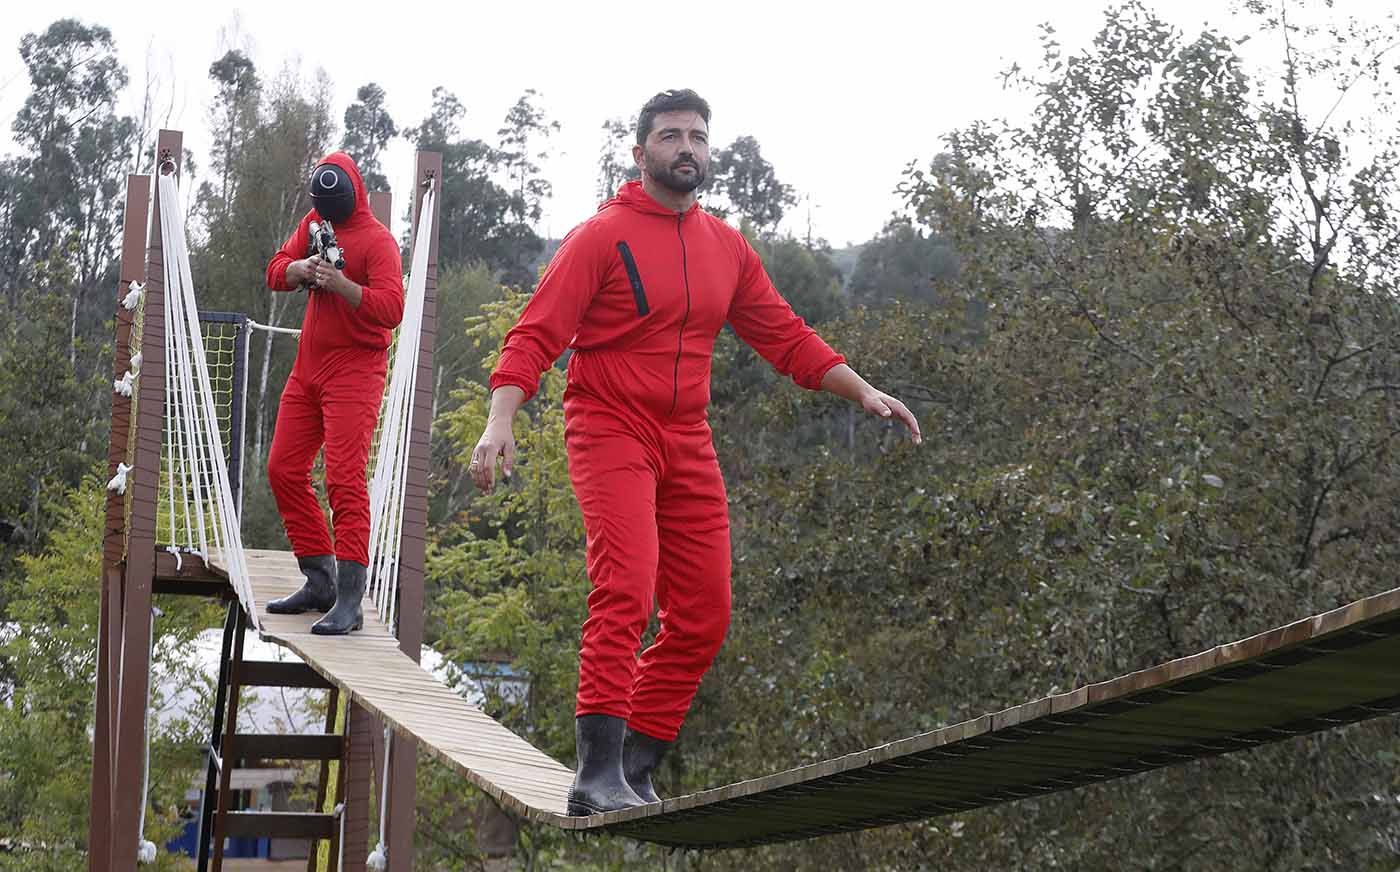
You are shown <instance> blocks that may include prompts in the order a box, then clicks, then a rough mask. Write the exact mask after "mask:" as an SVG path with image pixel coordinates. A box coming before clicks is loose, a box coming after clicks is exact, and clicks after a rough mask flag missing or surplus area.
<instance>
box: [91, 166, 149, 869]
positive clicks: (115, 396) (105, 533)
mask: <svg viewBox="0 0 1400 872" xmlns="http://www.w3.org/2000/svg"><path fill="white" fill-rule="evenodd" d="M150 199H151V177H150V176H146V175H137V174H135V173H133V174H131V175H128V176H127V177H126V208H125V211H124V212H123V216H122V250H121V261H120V263H119V265H118V267H117V304H116V313H117V314H116V322H117V328H116V336H115V339H114V341H113V351H112V356H113V361H112V380H113V381H117V380H120V379H121V378H122V376H123V375H125V374H126V371H127V369H128V368H129V367H130V366H131V326H132V321H133V320H134V317H135V316H134V314H133V311H132V310H130V309H127V308H126V307H125V306H123V305H122V300H123V299H124V298H125V297H126V295H127V293H128V291H129V290H130V287H129V286H130V284H131V282H140V281H142V280H143V279H145V277H146V258H145V247H146V221H147V220H148V218H149V212H150ZM130 435H131V398H130V397H124V396H122V395H121V394H119V393H117V392H116V391H113V392H112V430H111V435H110V437H109V438H108V444H107V477H108V479H109V480H110V479H111V477H112V476H114V475H116V474H117V465H118V464H121V463H125V462H126V449H127V442H128V439H129V438H130ZM125 546H126V497H125V496H123V495H122V494H119V493H117V492H115V491H110V492H108V494H107V516H106V520H105V521H104V523H103V528H102V578H101V582H100V584H101V590H102V593H101V605H100V617H99V618H98V624H97V627H98V629H97V693H96V703H95V708H96V710H95V712H94V729H93V741H92V783H91V792H90V795H89V805H88V870H89V872H105V870H106V869H108V868H109V866H108V864H109V862H110V859H111V857H112V811H113V809H114V808H115V807H116V804H117V803H116V802H115V796H114V794H113V789H112V788H113V783H112V779H113V776H114V774H115V773H114V771H113V766H114V759H113V757H114V752H115V744H114V739H115V733H114V732H113V727H114V721H115V720H116V695H115V693H114V692H113V691H114V689H115V688H117V687H119V686H120V680H119V679H118V677H117V676H118V673H117V671H116V667H117V664H118V662H119V658H120V657H121V646H120V642H121V617H120V616H121V615H122V614H123V610H122V608H121V601H120V596H121V590H122V572H123V565H122V564H123V558H124V557H125V554H124V551H125Z"/></svg>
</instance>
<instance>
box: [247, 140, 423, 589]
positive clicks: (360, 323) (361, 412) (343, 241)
mask: <svg viewBox="0 0 1400 872" xmlns="http://www.w3.org/2000/svg"><path fill="white" fill-rule="evenodd" d="M321 163H331V164H335V165H336V166H338V167H340V168H341V169H343V170H345V171H346V172H347V173H349V175H350V178H351V179H352V180H353V181H354V184H355V211H354V212H353V213H352V214H351V216H350V217H349V219H347V220H345V221H343V222H341V223H340V224H337V225H334V229H335V237H336V241H337V242H338V243H339V244H340V248H341V252H342V254H343V255H344V257H345V269H344V273H345V275H346V277H347V278H349V279H350V280H351V281H353V282H355V283H356V284H358V285H360V287H361V289H362V294H363V295H362V297H361V299H360V305H359V307H358V308H355V307H352V306H351V305H350V304H349V303H348V302H346V301H345V299H344V298H343V297H341V296H340V295H338V294H334V293H331V292H330V291H322V290H314V291H310V292H309V293H308V297H307V301H306V315H305V316H304V317H303V318H302V322H301V342H300V344H299V345H298V346H297V357H296V362H295V363H294V364H293V365H292V374H291V375H290V376H289V377H288V378H287V386H286V387H285V388H283V390H282V402H281V405H280V406H279V408H278V410H277V428H276V430H275V432H274V434H273V437H272V448H271V451H270V452H269V454H268V458H267V474H268V479H269V480H270V482H271V484H272V493H273V496H274V497H276V499H277V511H278V513H280V514H281V516H282V523H283V524H284V525H285V526H286V528H287V538H288V539H290V540H291V543H292V551H293V552H294V553H295V554H296V555H297V556H298V557H310V556H315V555H321V554H334V555H335V556H336V557H337V558H339V559H341V560H353V561H355V562H357V563H361V564H368V563H369V493H368V489H367V488H366V485H365V466H366V464H367V463H368V461H369V446H370V440H371V439H372V438H373V435H374V425H375V422H376V421H377V420H378V418H379V406H380V401H381V399H382V398H383V395H384V374H385V371H386V369H387V368H388V354H387V353H386V350H387V349H388V347H389V343H390V340H391V337H392V332H391V331H392V330H393V328H394V327H397V326H398V324H399V321H401V320H402V319H403V261H402V258H401V257H400V255H399V246H398V243H397V242H395V241H394V237H393V234H391V233H390V232H389V230H388V229H387V228H386V227H385V226H384V225H383V224H380V223H379V221H378V220H377V219H375V217H374V215H373V214H372V213H371V212H370V208H369V197H368V195H367V194H366V193H365V184H364V181H363V179H361V178H360V171H359V168H358V167H356V166H355V162H354V161H353V160H351V159H350V156H349V155H347V154H344V153H342V152H335V153H333V154H330V155H327V156H326V158H325V160H323V161H321ZM319 220H320V218H318V217H317V215H316V212H315V210H312V211H310V212H307V213H306V215H305V216H304V217H303V218H302V219H301V223H300V224H298V225H297V229H296V231H295V232H294V233H292V235H291V238H290V239H288V240H287V241H286V243H284V244H283V246H282V249H281V250H280V251H278V252H277V253H276V254H275V255H273V257H272V261H271V262H270V263H268V265H267V285H268V287H270V288H272V289H273V290H276V291H292V290H296V289H295V288H294V287H292V286H291V285H289V284H288V283H287V266H288V264H290V263H291V262H292V261H294V260H300V259H302V258H304V257H306V254H307V245H308V243H309V241H310V238H311V237H310V232H309V230H308V227H309V225H310V224H311V222H312V221H319ZM322 443H324V444H325V446H326V495H327V496H328V497H329V499H330V504H331V518H332V521H333V524H334V526H335V544H334V545H332V544H331V537H330V535H329V533H328V532H327V530H326V520H325V517H324V516H323V515H322V513H321V507H320V505H319V504H318V503H317V501H316V492H315V490H314V489H313V488H312V486H311V475H310V473H311V465H312V463H313V462H314V461H315V459H316V452H317V451H319V450H320V449H321V445H322Z"/></svg>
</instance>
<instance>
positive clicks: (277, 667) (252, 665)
mask: <svg viewBox="0 0 1400 872" xmlns="http://www.w3.org/2000/svg"><path fill="white" fill-rule="evenodd" d="M238 670H239V671H238V683H239V684H240V685H242V686H244V687H321V688H328V687H330V686H331V683H330V682H329V681H327V680H325V679H324V678H322V677H321V675H320V673H318V672H317V671H316V670H314V669H312V668H311V667H310V666H307V665H306V664H305V663H279V662H277V661H275V660H245V661H243V662H242V663H241V664H240V665H239V667H238Z"/></svg>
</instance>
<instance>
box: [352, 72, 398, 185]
mask: <svg viewBox="0 0 1400 872" xmlns="http://www.w3.org/2000/svg"><path fill="white" fill-rule="evenodd" d="M355 100H356V101H357V102H354V103H351V104H350V105H349V107H347V108H346V110H345V137H344V139H342V140H341V142H340V147H341V149H343V150H344V151H345V152H346V153H347V154H349V155H350V157H352V158H354V159H355V163H356V165H357V166H359V168H360V175H362V176H363V177H364V180H365V187H366V188H367V189H369V190H371V191H387V190H389V180H388V179H387V178H386V177H385V176H384V173H383V171H382V170H381V168H380V166H379V155H380V152H382V151H383V150H384V147H385V146H386V145H388V144H389V140H391V139H393V138H394V137H395V136H397V135H398V133H399V129H398V127H396V126H395V125H394V120H393V119H392V118H390V117H389V111H388V110H387V109H385V108H384V89H383V88H381V87H379V86H378V85H376V84H375V83H374V82H370V83H369V84H367V85H361V86H360V90H359V91H357V92H356V93H355Z"/></svg>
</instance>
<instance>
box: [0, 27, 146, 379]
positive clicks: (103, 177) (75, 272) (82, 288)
mask: <svg viewBox="0 0 1400 872" xmlns="http://www.w3.org/2000/svg"><path fill="white" fill-rule="evenodd" d="M20 57H21V59H22V60H23V61H24V64H25V67H26V68H27V70H28V73H29V80H30V87H31V91H30V94H29V96H28V97H27V98H26V99H25V101H24V104H23V106H21V108H20V110H19V112H18V113H17V114H16V116H15V120H14V123H13V125H12V130H13V131H14V134H15V142H16V144H17V145H18V146H19V147H20V148H21V149H22V151H23V154H22V156H21V157H19V158H17V159H15V160H14V161H13V162H12V163H10V164H9V172H7V173H0V176H5V177H7V179H6V181H7V182H8V185H7V187H8V188H9V193H11V194H12V195H13V201H12V202H11V203H10V204H9V205H8V208H6V209H4V210H3V212H0V215H2V216H3V217H4V219H5V220H6V227H5V231H4V234H3V236H4V238H5V241H6V246H5V250H4V251H3V252H0V286H3V287H4V288H5V290H6V293H7V296H8V300H9V301H10V302H11V303H13V302H14V299H15V298H14V294H15V293H16V291H17V289H18V288H19V287H20V285H21V283H22V282H23V280H24V279H25V273H26V270H28V269H32V268H33V267H34V265H35V264H37V263H38V262H40V261H46V260H49V259H51V258H62V259H65V260H67V261H69V262H70V263H71V264H72V265H73V269H72V270H71V275H72V279H73V286H72V287H71V288H70V289H69V298H68V299H69V302H70V307H69V313H70V314H69V340H68V353H69V357H70V360H73V361H74V362H76V354H77V347H78V343H79V336H80V334H83V333H87V332H90V331H93V330H95V329H97V328H98V326H99V325H100V324H101V322H102V319H103V318H105V317H106V316H107V314H108V313H107V311H106V310H107V307H106V305H105V300H104V301H103V305H101V306H97V307H96V312H97V314H94V313H90V312H89V311H88V308H87V305H86V304H87V302H88V300H89V299H90V295H91V294H92V293H93V291H94V290H95V289H96V288H97V287H98V286H99V285H103V284H105V281H104V280H105V278H106V274H107V270H108V268H109V267H110V265H111V263H112V256H113V252H114V250H115V245H114V242H113V240H114V238H115V236H116V230H117V227H118V221H119V218H120V214H121V199H120V197H119V196H118V194H119V192H120V190H121V186H122V183H123V182H124V177H123V172H124V168H125V166H124V165H125V163H126V154H127V153H128V152H127V149H128V148H129V147H130V144H131V140H132V139H133V137H134V136H135V124H134V122H133V121H132V120H131V119H129V118H125V117H120V116H118V115H116V113H115V111H114V106H115V104H116V99H117V94H118V93H119V92H120V91H121V89H122V88H123V87H125V86H126V81H127V78H126V71H125V69H124V68H123V67H122V66H121V64H120V63H119V62H118V60H117V57H116V49H115V46H114V44H113V42H112V36H111V32H110V31H108V30H107V29H106V28H104V27H97V26H93V27H89V26H86V25H84V24H82V23H80V22H78V21H76V20H74V19H61V20H59V21H55V22H54V23H53V24H51V25H49V27H48V28H47V29H46V30H44V31H43V32H42V33H30V34H27V35H26V36H24V38H23V39H21V40H20ZM85 363H87V365H89V366H93V365H96V362H95V361H87V362H85Z"/></svg>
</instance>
